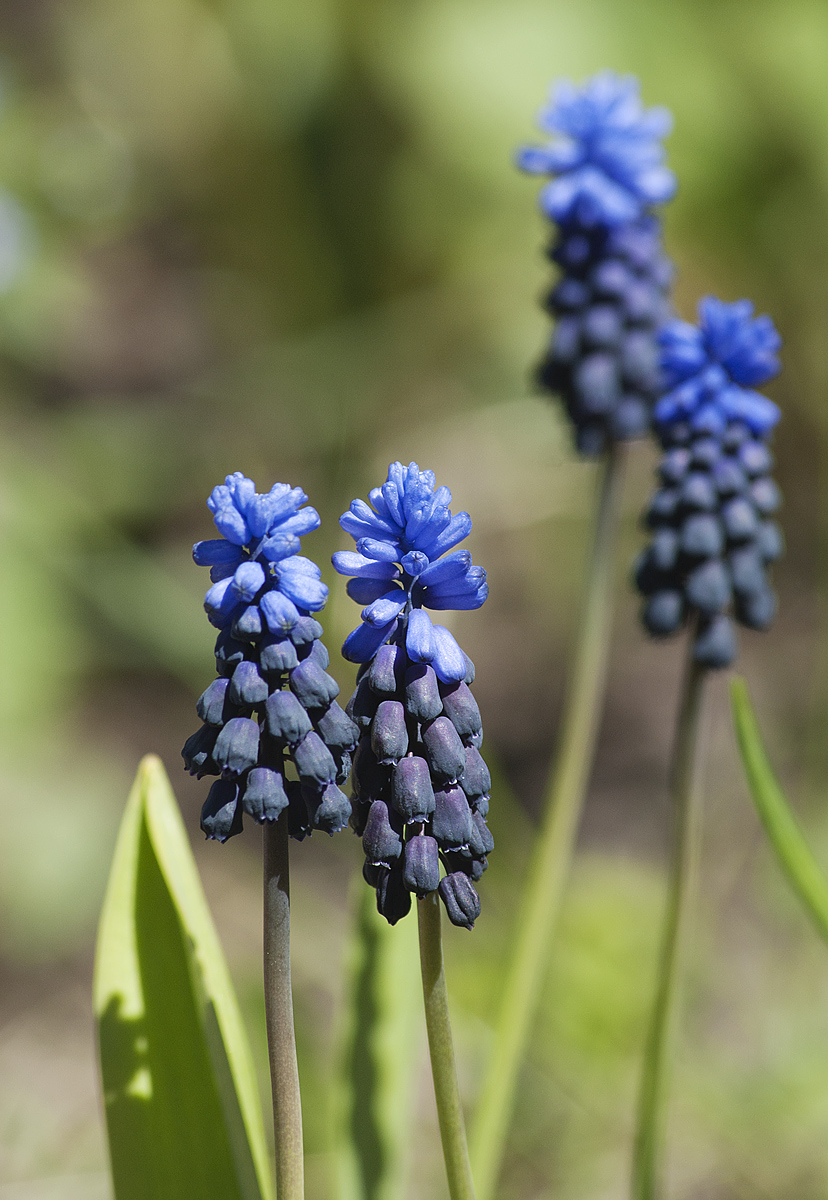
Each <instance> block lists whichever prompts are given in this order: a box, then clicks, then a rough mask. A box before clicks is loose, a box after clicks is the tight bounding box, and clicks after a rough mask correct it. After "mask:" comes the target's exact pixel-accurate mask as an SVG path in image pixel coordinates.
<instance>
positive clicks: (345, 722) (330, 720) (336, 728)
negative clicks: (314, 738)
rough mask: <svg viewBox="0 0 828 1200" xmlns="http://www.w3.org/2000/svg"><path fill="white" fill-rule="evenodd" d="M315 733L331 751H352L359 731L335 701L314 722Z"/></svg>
mask: <svg viewBox="0 0 828 1200" xmlns="http://www.w3.org/2000/svg"><path fill="white" fill-rule="evenodd" d="M316 732H317V733H318V734H319V736H320V737H321V738H322V740H323V742H324V743H325V745H326V746H328V747H330V749H331V750H353V749H354V748H355V746H356V744H357V741H358V740H359V729H358V728H357V727H356V725H355V724H354V723H353V721H352V720H351V719H350V717H348V716H347V714H346V713H345V712H344V711H343V710H342V709H341V708H340V706H339V705H338V704H337V702H336V701H335V700H332V701H331V703H330V705H329V706H328V708H327V709H326V710H325V712H324V713H323V714H322V716H321V717H320V718H319V720H318V721H317V722H316Z"/></svg>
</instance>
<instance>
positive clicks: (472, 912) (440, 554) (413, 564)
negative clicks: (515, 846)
mask: <svg viewBox="0 0 828 1200" xmlns="http://www.w3.org/2000/svg"><path fill="white" fill-rule="evenodd" d="M370 501H371V503H370V505H369V504H366V503H365V502H364V501H362V500H355V501H354V502H353V504H352V505H351V507H350V509H349V511H348V512H346V513H344V514H343V516H342V517H341V518H340V524H341V526H342V528H343V529H345V530H346V531H347V532H348V533H350V534H351V535H352V537H354V538H355V540H356V544H357V552H356V553H353V552H349V551H341V552H339V553H337V554H335V555H334V556H333V564H334V566H335V568H336V570H337V571H339V572H340V574H342V575H348V576H350V577H351V578H350V579H349V582H348V587H347V591H348V594H349V596H350V597H351V599H353V600H356V601H357V603H359V604H363V605H365V607H364V608H363V610H362V623H361V624H360V625H359V626H358V627H357V628H356V629H355V630H354V631H353V633H351V634H350V635H349V637H348V638H347V639H346V641H345V644H344V646H343V647H342V653H343V654H344V656H345V658H347V659H349V660H350V661H352V662H358V663H361V664H362V665H361V668H360V671H359V674H358V676H357V688H356V691H355V692H354V694H353V696H352V697H351V699H350V701H349V703H348V706H347V709H346V712H347V713H348V715H349V716H350V717H351V718H352V719H353V720H354V721H355V722H356V724H357V725H358V726H359V729H360V740H359V745H358V746H357V750H356V754H355V756H354V767H353V785H354V793H355V794H354V800H353V816H352V823H353V826H354V828H355V829H356V831H357V833H358V834H359V835H360V836H361V837H362V844H363V848H364V850H365V857H366V862H365V868H364V874H365V878H366V880H367V881H368V883H370V884H371V886H372V887H374V888H375V889H376V893H377V907H378V908H379V911H380V912H381V913H382V914H383V916H384V917H386V919H387V920H388V921H389V922H390V923H391V924H392V925H393V924H394V923H395V922H396V921H398V920H399V919H400V918H401V917H404V916H405V915H406V913H407V912H408V911H409V909H410V908H411V896H412V894H414V895H416V896H420V897H422V896H425V895H428V894H429V893H430V892H434V891H438V890H439V894H440V896H441V898H442V900H443V902H444V904H445V906H446V911H447V913H448V916H449V919H450V920H451V921H452V922H453V923H454V924H455V925H461V926H465V927H467V928H471V926H472V925H473V924H474V922H475V920H476V918H477V917H478V916H479V913H480V901H479V898H478V895H477V892H476V890H475V887H474V882H475V881H477V880H478V879H479V878H480V876H481V875H482V873H483V871H484V870H485V869H486V863H487V855H488V854H489V852H490V851H491V850H492V848H493V845H494V842H493V840H492V836H491V834H490V832H489V830H488V827H487V825H486V814H487V812H488V805H489V791H490V788H491V780H490V776H489V772H488V770H487V768H486V764H485V763H484V761H483V758H482V757H481V755H480V750H479V747H480V744H481V742H482V738H483V732H482V726H481V722H480V712H479V710H478V707H477V703H476V702H475V700H474V697H473V696H472V693H471V691H470V689H469V684H471V683H472V682H473V680H474V666H473V664H472V662H471V660H470V659H469V658H468V657H467V656H466V655H465V654H464V653H463V651H462V650H461V649H460V647H459V646H458V644H457V642H456V640H455V639H454V637H453V636H452V634H451V633H450V632H449V630H448V629H446V628H445V626H443V625H439V624H436V625H435V624H433V623H432V621H431V618H430V617H429V615H428V613H427V612H426V611H425V610H426V609H427V608H429V609H431V610H432V611H444V610H447V609H473V608H479V607H480V605H481V604H483V602H484V601H485V599H486V596H487V595H488V585H487V583H486V572H485V571H484V570H483V569H482V568H481V567H475V566H473V565H472V561H471V555H470V554H469V552H468V551H467V550H455V549H454V547H455V546H457V545H458V543H459V542H461V541H462V540H463V539H464V538H465V537H466V536H467V535H468V533H469V531H470V530H471V518H470V517H469V514H468V513H465V512H463V513H458V514H457V515H456V516H454V517H452V515H451V512H450V511H449V505H450V504H451V492H450V491H449V489H448V488H446V487H440V488H436V489H435V477H434V472H433V471H421V470H420V469H419V467H418V466H417V464H416V463H411V464H410V465H409V466H408V467H405V466H403V465H402V463H398V462H396V463H392V464H391V466H390V467H389V469H388V478H387V480H386V482H385V483H384V484H383V485H382V487H380V488H375V489H374V490H373V491H372V492H371V493H370ZM450 552H451V553H450ZM441 863H442V866H443V868H444V871H445V874H444V875H443V877H442V878H441V877H440V876H441V871H440V867H441Z"/></svg>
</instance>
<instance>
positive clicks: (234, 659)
mask: <svg viewBox="0 0 828 1200" xmlns="http://www.w3.org/2000/svg"><path fill="white" fill-rule="evenodd" d="M243 659H244V645H243V644H242V643H241V642H237V641H236V639H235V638H234V637H232V636H231V634H230V630H229V629H222V631H221V633H220V634H219V635H218V638H217V639H216V670H217V671H218V673H219V675H227V676H230V675H232V674H233V672H234V671H235V669H236V667H237V666H238V665H239V663H240V662H242V661H243Z"/></svg>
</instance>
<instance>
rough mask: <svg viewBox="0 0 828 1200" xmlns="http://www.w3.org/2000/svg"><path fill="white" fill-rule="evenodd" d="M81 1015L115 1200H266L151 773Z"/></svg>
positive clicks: (236, 1061)
mask: <svg viewBox="0 0 828 1200" xmlns="http://www.w3.org/2000/svg"><path fill="white" fill-rule="evenodd" d="M94 992H95V1012H96V1016H97V1019H98V1028H99V1042H100V1058H101V1073H102V1077H103V1090H104V1102H105V1105H106V1118H107V1126H108V1130H109V1144H110V1156H111V1165H112V1176H113V1183H114V1188H115V1195H116V1198H117V1200H147V1197H149V1196H152V1197H153V1200H185V1198H188V1197H192V1200H196V1198H203V1197H204V1196H210V1197H214V1198H215V1200H270V1197H271V1196H272V1190H271V1186H270V1182H269V1168H268V1162H267V1155H266V1152H265V1140H264V1130H263V1127H262V1118H261V1111H260V1107H259V1098H258V1092H257V1090H256V1082H255V1076H254V1072H253V1063H252V1058H251V1054H250V1049H249V1046H248V1043H247V1040H246V1036H245V1033H244V1029H243V1026H242V1023H241V1016H240V1013H239V1010H238V1005H237V1002H236V998H235V994H234V992H233V987H232V984H231V982H230V977H229V974H228V972H227V967H226V964H225V961H224V956H223V954H222V951H221V947H220V945H219V942H218V938H217V936H216V933H215V929H214V927H213V923H212V920H211V918H210V913H209V910H208V908H207V904H206V901H205V899H204V894H203V892H202V890H201V884H200V881H199V879H198V874H197V872H196V869H195V864H194V862H193V859H192V854H191V851H190V848H189V843H188V841H187V836H186V833H185V831H184V827H183V825H182V823H181V818H180V816H179V813H178V807H177V805H176V803H175V797H174V796H173V793H172V790H171V788H170V785H169V782H168V780H167V777H166V774H165V773H164V768H163V766H162V765H161V762H160V761H159V760H158V759H157V758H155V757H153V756H147V757H146V758H145V759H144V760H143V761H142V763H141V765H140V767H139V769H138V775H137V777H136V781H135V785H134V787H133V789H132V792H131V794H130V797H129V801H128V802H127V808H126V812H125V813H124V818H123V823H122V825H121V831H120V834H119V837H118V843H117V846H116V850H115V859H114V862H113V865H112V873H111V875H110V878H109V886H108V888H107V894H106V900H105V903H104V909H103V913H102V916H101V924H100V932H99V936H98V950H97V958H96V964H95V987H94Z"/></svg>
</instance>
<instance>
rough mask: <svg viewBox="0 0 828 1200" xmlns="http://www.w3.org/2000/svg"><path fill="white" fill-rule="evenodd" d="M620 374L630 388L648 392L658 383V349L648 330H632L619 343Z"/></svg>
mask: <svg viewBox="0 0 828 1200" xmlns="http://www.w3.org/2000/svg"><path fill="white" fill-rule="evenodd" d="M621 374H622V375H623V377H624V381H625V382H626V383H627V385H628V386H629V387H631V388H635V389H636V390H640V391H642V392H649V391H651V390H652V389H653V388H655V387H656V386H657V384H658V351H657V349H656V346H655V343H654V341H653V336H652V334H651V333H650V332H649V330H647V331H645V330H643V329H642V330H632V331H630V332H629V333H628V334H627V336H626V337H625V338H624V340H623V342H622V343H621Z"/></svg>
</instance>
